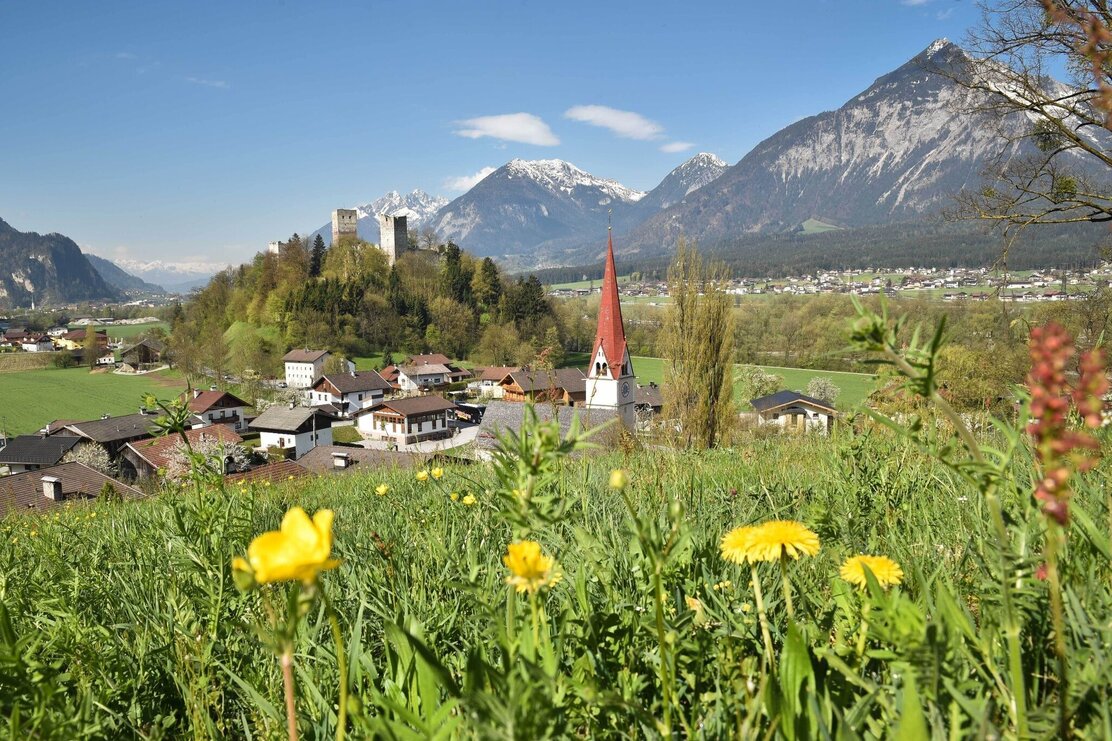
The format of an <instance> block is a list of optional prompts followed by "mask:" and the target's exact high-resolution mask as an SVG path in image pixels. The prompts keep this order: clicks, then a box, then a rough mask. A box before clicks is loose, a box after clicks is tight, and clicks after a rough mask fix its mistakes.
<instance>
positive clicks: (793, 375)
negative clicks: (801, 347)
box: [565, 353, 875, 410]
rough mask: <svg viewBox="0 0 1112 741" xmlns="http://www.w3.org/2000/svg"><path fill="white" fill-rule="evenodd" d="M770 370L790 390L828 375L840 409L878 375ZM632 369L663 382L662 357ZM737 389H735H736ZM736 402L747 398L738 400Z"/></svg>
mask: <svg viewBox="0 0 1112 741" xmlns="http://www.w3.org/2000/svg"><path fill="white" fill-rule="evenodd" d="M588 359H589V355H588V354H587V353H569V354H568V356H567V360H566V362H565V365H571V366H576V367H580V368H585V367H586V366H587V361H588ZM760 368H762V369H763V370H764V371H765V372H767V373H775V374H776V375H778V376H782V377H783V378H784V385H785V387H786V388H788V389H789V390H791V391H803V390H804V389H806V388H807V384H808V383H809V382H810V381H811V379H812V378H814V377H815V376H825V377H827V378H829V379H830V380H832V381H833V382H834V385H836V386H837V387H838V388H839V389H840V390H841V394H840V395H839V396H838V399H837V402H836V403H837V405H838V408H839V409H841V410H848V409H852V408H853V407H855V406H857V405H858V404H860V403H861V402H862V401H864V400H865V398H866V397H867V396H868V395H869V394H870V393H872V391H873V388H874V384H875V377H874V376H871V375H869V374H867V373H845V372H840V371H818V370H808V369H806V368H777V367H775V366H768V365H762V366H760ZM633 370H634V371H636V373H637V381H638V382H639V383H649V382H655V383H663V382H664V361H663V360H662V359H660V358H644V357H638V358H634V359H633ZM735 391H736V389H735ZM737 401H748V400H747V399H744V400H743V399H737Z"/></svg>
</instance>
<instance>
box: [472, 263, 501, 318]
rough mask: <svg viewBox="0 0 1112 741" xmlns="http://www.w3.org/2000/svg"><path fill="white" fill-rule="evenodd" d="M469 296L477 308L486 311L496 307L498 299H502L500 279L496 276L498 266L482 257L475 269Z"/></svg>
mask: <svg viewBox="0 0 1112 741" xmlns="http://www.w3.org/2000/svg"><path fill="white" fill-rule="evenodd" d="M471 295H472V297H473V298H474V299H475V301H476V302H478V304H479V306H482V307H483V308H485V309H487V310H490V309H493V308H494V307H495V306H497V305H498V299H499V298H501V297H502V277H501V276H500V275H499V274H498V266H497V265H495V264H494V260H491V259H490V258H489V257H484V258H483V261H482V262H481V263H479V264H478V265H477V266H476V267H475V275H474V277H473V278H472V279H471Z"/></svg>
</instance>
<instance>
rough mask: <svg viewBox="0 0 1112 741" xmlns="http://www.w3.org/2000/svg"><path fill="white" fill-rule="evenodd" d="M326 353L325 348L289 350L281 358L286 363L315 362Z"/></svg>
mask: <svg viewBox="0 0 1112 741" xmlns="http://www.w3.org/2000/svg"><path fill="white" fill-rule="evenodd" d="M327 354H328V351H327V350H290V351H289V352H288V353H286V354H285V355H284V356H283V357H282V360H284V361H286V362H287V363H315V362H317V361H318V360H320V359H321V358H323V357H324V356H325V355H327Z"/></svg>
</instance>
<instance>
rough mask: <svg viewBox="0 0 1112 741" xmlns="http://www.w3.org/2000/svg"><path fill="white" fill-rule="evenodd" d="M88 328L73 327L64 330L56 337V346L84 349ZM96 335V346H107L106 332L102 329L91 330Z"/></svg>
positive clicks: (68, 348) (65, 348)
mask: <svg viewBox="0 0 1112 741" xmlns="http://www.w3.org/2000/svg"><path fill="white" fill-rule="evenodd" d="M88 331H89V330H88V329H75V330H72V331H70V332H66V333H65V334H64V335H62V336H61V337H59V338H58V347H59V348H61V349H62V350H83V349H85V334H86V332H88ZM93 333H94V334H95V335H96V343H97V347H99V348H105V347H108V333H107V332H105V331H103V330H95V329H94V330H93Z"/></svg>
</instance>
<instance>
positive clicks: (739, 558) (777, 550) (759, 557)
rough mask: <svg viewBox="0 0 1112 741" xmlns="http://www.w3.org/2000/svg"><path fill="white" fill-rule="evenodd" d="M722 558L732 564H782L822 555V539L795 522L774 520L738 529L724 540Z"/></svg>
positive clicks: (727, 534) (728, 534)
mask: <svg viewBox="0 0 1112 741" xmlns="http://www.w3.org/2000/svg"><path fill="white" fill-rule="evenodd" d="M721 550H722V557H723V558H725V559H726V560H727V561H732V562H733V563H738V564H740V563H743V562H749V563H754V562H755V561H779V560H780V559H781V557H783V556H788V557H790V558H799V557H800V556H813V555H815V554H816V553H818V552H819V536H818V535H816V534H815V533H814V532H813V531H811V530H810V529H808V527H807V526H806V525H804V524H803V523H801V522H795V521H794V520H771V521H769V522H766V523H764V524H763V525H758V526H756V527H739V528H735V529H734V530H731V531H730V532H728V533H726V535H725V536H724V537H723V538H722V545H721Z"/></svg>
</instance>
